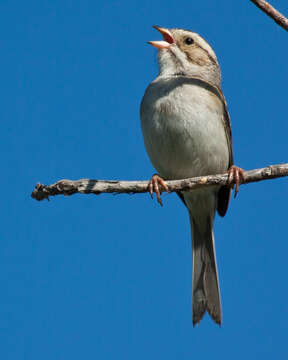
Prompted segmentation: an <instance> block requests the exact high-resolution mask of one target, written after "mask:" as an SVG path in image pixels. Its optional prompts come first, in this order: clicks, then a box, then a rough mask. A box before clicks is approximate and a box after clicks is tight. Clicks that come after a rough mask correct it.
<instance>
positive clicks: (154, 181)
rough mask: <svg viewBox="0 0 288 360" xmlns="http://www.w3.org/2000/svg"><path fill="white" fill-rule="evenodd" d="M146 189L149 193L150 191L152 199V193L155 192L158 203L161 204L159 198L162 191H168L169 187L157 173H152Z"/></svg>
mask: <svg viewBox="0 0 288 360" xmlns="http://www.w3.org/2000/svg"><path fill="white" fill-rule="evenodd" d="M159 185H160V186H159ZM148 190H149V193H150V195H151V198H152V199H153V193H154V192H155V194H156V197H157V201H158V203H159V204H160V205H161V206H163V203H162V199H161V194H162V191H167V192H169V189H168V186H167V185H166V183H165V181H164V180H163V179H162V178H161V177H160V176H159V175H158V174H154V175H153V176H152V178H151V180H150V181H149V184H148Z"/></svg>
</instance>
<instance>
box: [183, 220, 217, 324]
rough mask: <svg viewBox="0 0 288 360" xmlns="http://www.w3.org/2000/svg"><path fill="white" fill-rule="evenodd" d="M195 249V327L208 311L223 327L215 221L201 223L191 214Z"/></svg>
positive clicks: (193, 292)
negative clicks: (214, 231) (215, 243)
mask: <svg viewBox="0 0 288 360" xmlns="http://www.w3.org/2000/svg"><path fill="white" fill-rule="evenodd" d="M190 222H191V231H192V248H193V285H192V302H193V326H194V325H195V324H198V323H199V322H200V320H201V319H202V317H203V316H204V314H205V312H206V310H207V311H208V313H209V314H210V316H211V317H212V319H213V320H214V321H215V322H216V323H217V324H219V325H221V318H222V315H221V301H220V290H219V285H218V272H217V264H216V255H215V248H214V234H213V219H212V217H210V216H207V218H206V219H202V221H201V222H199V221H197V222H196V221H195V219H194V218H193V216H192V214H190Z"/></svg>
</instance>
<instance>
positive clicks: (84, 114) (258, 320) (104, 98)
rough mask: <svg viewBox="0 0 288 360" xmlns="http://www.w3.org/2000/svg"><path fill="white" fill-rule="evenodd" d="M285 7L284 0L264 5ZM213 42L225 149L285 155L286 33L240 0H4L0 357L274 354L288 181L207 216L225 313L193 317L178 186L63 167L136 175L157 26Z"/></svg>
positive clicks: (285, 293) (141, 174)
mask: <svg viewBox="0 0 288 360" xmlns="http://www.w3.org/2000/svg"><path fill="white" fill-rule="evenodd" d="M273 5H275V6H276V7H277V8H278V9H279V10H281V11H282V12H283V13H285V14H286V15H288V5H287V1H286V0H274V1H273ZM153 24H157V25H161V26H166V27H183V28H188V29H192V30H194V31H196V32H198V33H200V34H201V35H202V36H204V37H205V38H206V39H208V41H209V42H210V43H211V45H212V46H213V47H214V49H215V51H216V53H217V55H218V59H219V62H220V64H221V67H222V74H223V91H224V94H225V96H226V99H227V102H228V105H229V110H230V114H231V120H232V128H233V135H234V152H235V162H236V163H237V164H238V165H239V166H241V167H243V168H245V169H253V168H257V167H262V166H266V165H270V164H273V163H274V164H277V163H281V162H287V161H288V157H287V131H288V125H287V77H288V70H287V55H288V50H287V41H288V34H287V32H285V31H284V30H283V29H281V28H280V27H279V26H277V25H276V24H274V22H273V21H272V20H271V19H270V18H268V17H267V16H266V15H265V14H264V13H262V12H261V11H260V10H259V9H257V8H256V7H255V6H254V5H253V4H252V3H251V2H250V1H248V0H247V1H227V0H217V1H216V0H215V1H213V0H202V1H176V0H173V1H172V0H166V1H145V0H143V1H105V2H96V1H88V0H82V1H81V2H80V1H74V0H70V1H53V0H52V1H51V0H49V1H44V0H40V1H28V2H24V1H8V0H2V1H1V4H0V34H1V35H0V47H1V57H0V65H1V67H0V78H1V87H0V92H1V94H0V102H1V104H0V115H1V132H0V147H1V154H2V157H1V169H2V175H1V183H2V185H1V192H2V194H1V229H0V236H1V242H0V287H1V295H0V357H1V359H3V360H20V359H21V360H22V359H25V360H26V359H27V360H39V359H41V360H46V359H47V360H51V359H53V360H58V359H69V360H74V359H133V360H134V359H167V360H168V359H169V360H170V359H185V360H186V359H191V358H194V359H198V358H199V359H201V360H206V359H211V358H213V359H218V358H221V359H229V360H230V359H231V358H233V359H234V360H237V359H243V358H245V359H256V358H261V359H264V360H265V359H271V358H272V357H273V358H279V359H284V358H285V356H287V324H288V302H287V297H288V281H287V253H288V241H287V240H288V239H287V237H288V235H287V231H286V226H287V200H288V188H287V179H280V180H273V181H266V182H261V183H258V184H250V185H246V186H242V187H241V189H240V194H239V197H238V198H237V199H236V200H233V201H232V203H231V206H230V210H229V212H228V214H227V216H226V217H225V218H224V219H220V218H217V219H216V225H215V234H216V235H215V236H216V247H217V257H218V266H219V272H220V284H221V292H222V302H223V326H222V327H221V328H219V327H218V326H217V325H215V324H214V323H212V321H211V320H210V318H209V317H208V316H205V318H204V320H203V321H202V322H201V323H200V325H199V327H197V328H194V329H193V327H192V319H191V245H190V230H189V223H188V216H187V214H186V210H185V208H184V206H182V204H181V202H180V201H179V200H178V198H177V197H176V196H175V195H173V194H171V195H166V196H164V198H163V200H164V207H163V208H161V207H160V206H158V205H157V204H156V202H155V201H154V202H153V201H151V200H150V198H149V196H148V195H146V194H145V195H134V196H129V195H119V196H112V195H101V196H97V197H96V196H92V195H90V196H88V195H74V196H72V197H70V198H65V197H60V196H59V197H57V198H52V199H51V201H50V202H47V201H45V202H36V201H35V200H32V199H31V198H30V193H31V191H32V190H33V187H34V185H35V184H36V183H37V182H38V181H40V182H42V183H46V184H48V183H52V182H55V181H57V180H59V179H62V178H68V179H78V178H83V177H85V178H94V179H127V180H134V179H148V178H149V177H150V176H151V174H152V173H153V172H154V169H153V168H152V166H151V165H150V162H149V160H148V157H147V155H146V152H145V149H144V145H143V141H142V136H141V131H140V123H139V104H140V101H141V98H142V95H143V93H144V90H145V88H146V86H147V85H148V83H149V82H150V81H151V80H152V79H153V78H154V77H155V76H156V74H157V63H156V50H155V49H154V48H152V47H151V46H149V45H147V44H146V41H148V40H157V39H159V34H158V33H157V32H156V31H155V30H153V29H152V25H153Z"/></svg>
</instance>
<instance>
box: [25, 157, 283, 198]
mask: <svg viewBox="0 0 288 360" xmlns="http://www.w3.org/2000/svg"><path fill="white" fill-rule="evenodd" d="M284 176H288V164H279V165H271V166H267V167H265V168H261V169H254V170H249V171H245V181H244V182H242V184H248V183H251V182H257V181H262V180H269V179H275V178H280V177H284ZM227 178H228V176H227V173H226V174H219V175H210V176H202V177H196V178H191V179H182V180H172V181H166V184H167V186H168V189H169V192H173V191H181V190H182V191H183V190H186V191H187V190H190V191H193V190H194V189H198V188H200V187H203V188H204V187H208V186H212V185H225V184H227ZM148 183H149V181H122V180H92V179H80V180H75V181H73V180H59V181H57V182H56V183H55V184H52V185H42V184H40V183H38V184H37V185H36V186H35V189H34V190H33V192H32V194H31V196H32V198H33V199H36V200H39V201H40V200H43V199H48V200H49V196H55V195H66V196H68V195H73V194H76V193H80V194H95V195H99V194H102V193H114V194H123V193H125V194H135V193H145V192H148Z"/></svg>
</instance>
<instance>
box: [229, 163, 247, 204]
mask: <svg viewBox="0 0 288 360" xmlns="http://www.w3.org/2000/svg"><path fill="white" fill-rule="evenodd" d="M244 181H245V174H244V170H243V169H241V168H240V167H238V166H235V165H232V166H231V167H230V169H229V170H228V184H229V185H231V186H232V188H233V187H234V184H235V185H236V186H235V191H234V198H236V196H237V194H238V192H239V185H240V184H241V183H242V182H244Z"/></svg>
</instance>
